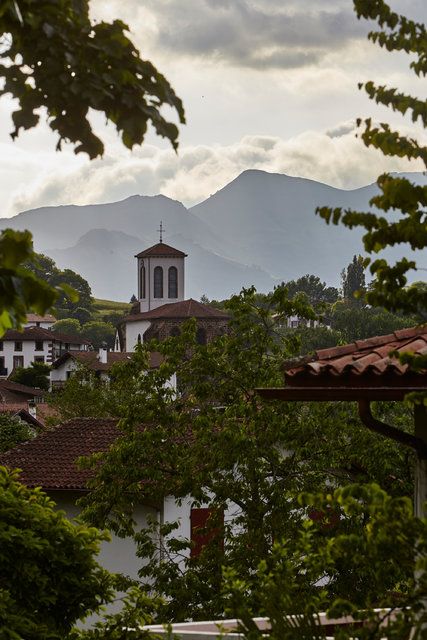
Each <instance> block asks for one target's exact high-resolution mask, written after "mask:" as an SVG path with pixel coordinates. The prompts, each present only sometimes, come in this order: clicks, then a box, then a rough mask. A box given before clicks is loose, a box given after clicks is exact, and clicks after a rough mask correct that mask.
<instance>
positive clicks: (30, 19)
mask: <svg viewBox="0 0 427 640" xmlns="http://www.w3.org/2000/svg"><path fill="white" fill-rule="evenodd" d="M127 31H129V28H128V27H127V26H126V25H125V24H124V23H123V22H121V21H120V20H114V21H113V22H112V23H108V22H94V21H92V20H91V19H90V16H89V0H79V1H78V2H74V1H73V0H38V2H33V1H32V0H5V1H4V2H2V3H1V6H0V34H2V36H1V40H2V46H1V54H0V64H1V66H0V77H1V78H2V79H3V80H4V85H3V87H2V89H1V91H0V95H5V94H11V95H12V97H14V98H16V99H17V100H18V102H19V109H17V110H16V111H14V113H13V115H12V118H13V123H14V127H15V128H14V130H13V132H12V138H15V137H16V136H17V135H18V133H19V131H20V130H21V129H30V128H32V127H34V126H36V125H37V123H38V122H39V120H40V115H39V113H38V110H39V109H40V107H44V108H45V109H46V111H47V118H48V124H49V126H50V128H51V129H52V130H53V131H55V132H56V133H57V134H58V137H59V139H58V144H57V149H61V145H62V142H63V141H65V142H71V143H73V144H74V145H75V153H80V152H84V153H87V154H88V156H89V157H90V158H95V157H96V156H100V155H102V154H103V152H104V144H103V142H102V140H101V139H100V138H99V136H97V135H96V134H95V133H94V132H93V130H92V126H91V124H90V121H89V119H88V116H89V112H90V110H95V111H99V112H101V113H102V114H104V115H105V117H106V120H107V121H109V122H111V123H112V124H113V125H114V126H115V127H116V129H117V131H118V132H119V133H120V135H121V138H122V141H123V144H124V145H125V146H126V147H128V148H129V149H131V148H132V147H133V146H134V145H135V144H142V142H143V140H144V137H145V134H146V131H147V127H148V124H151V125H152V126H153V127H154V129H155V131H156V133H157V134H158V135H160V136H163V137H165V138H167V139H168V140H169V141H170V143H171V144H172V146H173V147H174V149H176V148H177V146H178V128H177V126H176V125H175V124H174V123H172V122H168V121H167V120H166V119H165V118H164V117H163V116H162V115H161V107H162V106H164V105H167V106H169V107H171V108H172V109H173V110H174V111H175V113H176V115H177V117H178V119H179V121H180V122H181V123H184V122H185V119H184V110H183V107H182V103H181V100H180V99H179V98H178V97H177V96H176V94H175V93H174V91H173V89H172V87H171V86H170V84H169V83H168V81H167V80H166V78H164V76H162V74H161V73H159V72H158V71H157V69H156V68H155V67H154V65H153V64H152V63H151V62H149V61H147V60H142V59H141V58H140V55H139V52H138V51H137V49H136V48H135V46H134V45H133V44H132V42H131V41H130V40H129V38H128V37H127V36H126V35H125V33H126V32H127Z"/></svg>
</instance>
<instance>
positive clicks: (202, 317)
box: [114, 225, 229, 352]
mask: <svg viewBox="0 0 427 640" xmlns="http://www.w3.org/2000/svg"><path fill="white" fill-rule="evenodd" d="M162 233H163V228H162V225H161V226H160V242H158V243H157V244H155V245H153V246H152V247H149V248H148V249H145V250H144V251H141V252H140V253H138V254H137V255H136V256H135V258H136V260H137V283H138V289H137V290H138V302H136V303H135V304H134V306H133V307H132V311H131V313H130V314H129V315H128V316H126V317H125V318H124V319H123V321H122V322H121V323H120V324H119V325H118V328H117V334H116V340H115V348H114V350H115V351H121V352H132V351H134V350H135V347H136V345H137V344H138V343H142V342H148V341H149V340H151V339H153V338H156V339H158V340H164V339H165V338H167V337H169V336H177V335H179V333H180V325H181V324H182V323H183V322H184V321H185V320H188V319H189V318H195V319H196V322H197V334H196V336H197V341H198V342H199V343H200V344H205V343H206V342H209V340H211V339H212V338H214V337H216V336H218V335H221V333H224V331H226V330H227V325H228V319H229V316H228V315H227V314H226V313H225V312H224V311H220V310H218V309H215V308H214V307H210V306H209V305H206V304H202V303H201V302H198V301H197V300H193V299H192V298H189V299H186V298H185V258H186V257H187V254H185V253H184V252H183V251H181V250H180V249H175V248H174V247H171V246H170V245H168V244H165V243H164V242H163V237H162Z"/></svg>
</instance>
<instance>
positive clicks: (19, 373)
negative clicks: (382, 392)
mask: <svg viewBox="0 0 427 640" xmlns="http://www.w3.org/2000/svg"><path fill="white" fill-rule="evenodd" d="M49 372H50V366H49V365H48V364H44V363H43V362H32V363H31V364H30V366H29V367H25V368H24V367H18V368H17V369H16V370H15V371H14V373H13V376H11V378H10V379H11V380H13V382H19V383H20V384H25V385H27V386H28V387H38V388H39V389H45V390H46V391H47V390H48V389H49Z"/></svg>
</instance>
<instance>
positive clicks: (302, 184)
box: [190, 170, 425, 284]
mask: <svg viewBox="0 0 427 640" xmlns="http://www.w3.org/2000/svg"><path fill="white" fill-rule="evenodd" d="M416 176H417V179H418V181H420V182H425V178H424V177H423V176H422V175H421V174H416ZM376 192H377V187H376V185H369V186H367V187H363V188H361V189H355V190H353V191H344V190H342V189H335V188H334V187H330V186H327V185H325V184H322V183H319V182H315V181H313V180H307V179H304V178H291V177H289V176H285V175H281V174H271V173H266V172H264V171H255V170H251V171H245V172H243V173H242V174H240V175H239V176H238V177H237V178H236V179H235V180H233V181H232V182H230V183H229V184H228V185H226V186H225V187H224V188H223V189H221V190H220V191H218V192H217V193H215V194H214V195H213V196H211V197H210V198H208V199H207V200H205V201H204V202H202V203H200V204H199V205H196V206H195V207H192V208H191V209H190V211H191V212H192V213H194V214H195V215H196V216H197V217H198V218H200V220H202V221H203V222H206V223H207V224H209V225H210V226H211V228H212V230H214V231H215V232H218V231H219V230H220V229H222V230H223V233H224V235H226V236H227V237H228V238H229V239H231V238H232V239H233V241H234V258H235V259H236V260H240V261H244V262H247V263H249V264H251V263H256V264H259V265H260V266H261V267H262V268H264V269H266V270H267V271H269V272H270V273H272V274H273V275H274V276H275V277H277V278H279V279H284V280H288V279H290V278H295V277H298V276H300V275H303V274H305V273H313V274H316V275H319V276H320V277H321V278H322V279H324V280H326V281H327V282H329V283H331V284H338V282H339V274H340V271H341V269H342V268H343V267H344V266H345V265H347V264H348V262H349V261H350V260H351V258H352V256H353V254H355V253H360V252H362V242H361V235H362V234H361V232H360V231H359V230H357V229H353V230H351V231H350V230H348V229H346V228H344V227H342V226H338V227H335V226H328V225H326V224H325V222H324V221H323V220H322V219H320V218H319V217H318V216H316V215H315V213H314V212H315V209H316V207H317V206H322V205H328V206H332V207H338V206H342V207H350V208H353V209H356V210H366V209H367V207H368V202H369V199H370V198H371V197H372V196H373V195H374V193H376ZM392 253H393V252H392Z"/></svg>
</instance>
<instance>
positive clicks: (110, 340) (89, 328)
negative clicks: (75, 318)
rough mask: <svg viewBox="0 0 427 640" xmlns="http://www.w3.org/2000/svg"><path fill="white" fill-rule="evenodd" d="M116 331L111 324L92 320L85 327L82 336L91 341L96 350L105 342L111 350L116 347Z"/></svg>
mask: <svg viewBox="0 0 427 640" xmlns="http://www.w3.org/2000/svg"><path fill="white" fill-rule="evenodd" d="M115 334H116V330H115V327H114V325H112V324H111V323H110V322H102V321H101V320H92V321H91V322H86V324H85V325H83V327H82V329H81V331H80V335H81V336H83V338H86V340H89V341H90V342H91V343H92V345H93V346H94V347H95V349H99V347H101V346H102V344H103V343H104V342H105V343H106V344H107V346H108V347H109V348H112V347H113V346H114V336H115Z"/></svg>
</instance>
